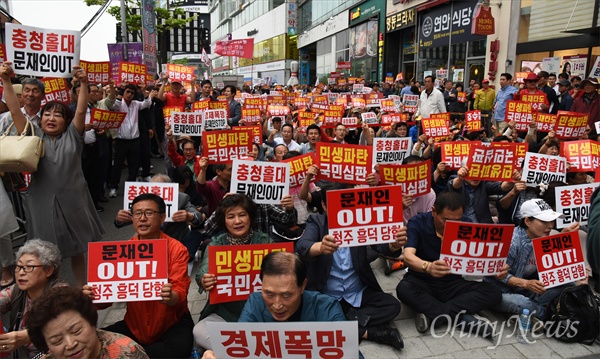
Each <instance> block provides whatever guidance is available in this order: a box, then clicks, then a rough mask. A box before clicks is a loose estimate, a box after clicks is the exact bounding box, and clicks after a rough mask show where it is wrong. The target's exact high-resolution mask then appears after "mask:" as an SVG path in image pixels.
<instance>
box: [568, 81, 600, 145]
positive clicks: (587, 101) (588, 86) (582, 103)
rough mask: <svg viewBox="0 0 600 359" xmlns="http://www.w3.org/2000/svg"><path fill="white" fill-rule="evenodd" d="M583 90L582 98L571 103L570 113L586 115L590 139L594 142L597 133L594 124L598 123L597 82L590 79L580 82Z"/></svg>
mask: <svg viewBox="0 0 600 359" xmlns="http://www.w3.org/2000/svg"><path fill="white" fill-rule="evenodd" d="M581 87H582V88H583V96H581V97H578V98H576V99H575V100H574V101H573V106H572V107H571V111H573V112H581V113H587V114H588V125H589V126H590V129H591V130H592V132H591V133H590V138H591V139H593V140H595V139H596V136H597V135H598V133H597V132H596V122H598V121H600V95H598V87H599V85H598V80H597V79H595V78H593V77H590V78H587V79H585V80H583V81H581Z"/></svg>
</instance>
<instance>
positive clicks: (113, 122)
mask: <svg viewBox="0 0 600 359" xmlns="http://www.w3.org/2000/svg"><path fill="white" fill-rule="evenodd" d="M125 116H127V113H126V112H112V111H107V110H101V109H99V108H92V112H91V114H90V121H91V124H92V126H93V127H94V128H96V129H99V130H106V129H109V128H119V127H121V124H122V123H123V120H124V119H125Z"/></svg>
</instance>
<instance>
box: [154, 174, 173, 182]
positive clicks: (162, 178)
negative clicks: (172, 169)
mask: <svg viewBox="0 0 600 359" xmlns="http://www.w3.org/2000/svg"><path fill="white" fill-rule="evenodd" d="M152 182H161V183H171V182H173V180H171V177H169V176H168V175H166V174H164V173H157V174H155V175H154V176H152Z"/></svg>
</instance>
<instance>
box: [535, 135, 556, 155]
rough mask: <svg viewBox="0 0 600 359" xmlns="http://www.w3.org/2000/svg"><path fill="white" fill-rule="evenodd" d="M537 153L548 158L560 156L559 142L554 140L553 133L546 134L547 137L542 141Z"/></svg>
mask: <svg viewBox="0 0 600 359" xmlns="http://www.w3.org/2000/svg"><path fill="white" fill-rule="evenodd" d="M538 153H541V154H543V155H550V156H558V155H559V154H560V142H559V140H558V139H557V138H556V134H555V133H554V131H550V132H548V136H546V137H545V138H544V139H543V140H542V142H541V146H540V149H539V151H538Z"/></svg>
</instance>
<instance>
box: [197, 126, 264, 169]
mask: <svg viewBox="0 0 600 359" xmlns="http://www.w3.org/2000/svg"><path fill="white" fill-rule="evenodd" d="M237 127H242V126H237ZM253 138H254V135H253V132H252V130H251V129H247V130H246V129H245V130H227V131H207V132H204V133H203V134H202V156H204V157H208V160H209V161H210V162H211V163H230V162H231V161H233V160H234V159H237V158H240V157H243V156H247V155H248V153H250V151H252V139H253Z"/></svg>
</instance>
